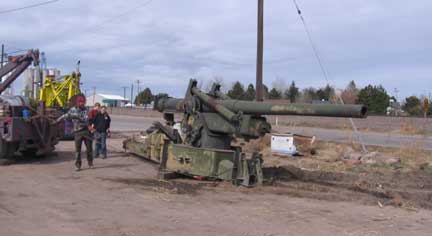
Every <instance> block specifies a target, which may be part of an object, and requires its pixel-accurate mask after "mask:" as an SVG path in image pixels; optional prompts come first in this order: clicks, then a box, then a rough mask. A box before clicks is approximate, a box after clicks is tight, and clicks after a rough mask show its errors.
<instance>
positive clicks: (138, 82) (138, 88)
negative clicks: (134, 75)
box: [135, 79, 141, 95]
mask: <svg viewBox="0 0 432 236" xmlns="http://www.w3.org/2000/svg"><path fill="white" fill-rule="evenodd" d="M135 83H137V95H139V93H140V86H139V85H140V83H141V81H140V80H139V79H137V80H136V81H135Z"/></svg>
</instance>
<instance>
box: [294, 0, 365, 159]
mask: <svg viewBox="0 0 432 236" xmlns="http://www.w3.org/2000/svg"><path fill="white" fill-rule="evenodd" d="M293 3H294V6H295V8H296V10H297V14H298V15H299V17H300V20H301V22H302V23H303V27H304V29H305V32H306V35H307V37H308V39H309V43H310V45H311V48H312V51H313V52H314V55H315V57H316V59H317V61H318V64H319V66H320V68H321V71H322V73H323V76H324V78H325V80H326V81H327V84H330V82H329V74H328V72H327V70H326V69H325V67H324V63H323V61H322V59H321V57H320V54H319V53H318V49H317V47H316V45H315V43H314V41H313V40H312V35H311V33H310V31H309V27H308V25H307V24H306V21H305V19H304V18H303V15H302V11H301V10H300V7H299V5H298V3H297V1H296V0H293ZM336 96H337V97H338V99H339V101H340V103H342V104H345V103H344V101H343V99H342V97H341V96H340V95H339V94H337V95H336ZM349 121H350V123H351V127H352V128H353V130H354V133H355V134H356V136H357V137H358V139H359V141H360V144H361V147H362V150H363V152H364V153H367V152H368V151H367V149H366V146H365V144H364V141H363V135H362V134H361V133H359V131H358V129H357V126H356V125H355V123H354V120H353V119H352V118H349Z"/></svg>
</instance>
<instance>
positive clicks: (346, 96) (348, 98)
mask: <svg viewBox="0 0 432 236" xmlns="http://www.w3.org/2000/svg"><path fill="white" fill-rule="evenodd" d="M358 93H359V90H358V88H357V86H356V84H355V82H354V80H351V82H349V84H348V85H347V87H346V88H345V90H343V91H342V94H341V98H342V100H343V102H344V103H345V104H355V102H356V101H357V96H358Z"/></svg>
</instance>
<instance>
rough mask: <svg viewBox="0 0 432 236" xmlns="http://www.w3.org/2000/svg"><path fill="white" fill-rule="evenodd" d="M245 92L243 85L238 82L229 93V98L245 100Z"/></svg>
mask: <svg viewBox="0 0 432 236" xmlns="http://www.w3.org/2000/svg"><path fill="white" fill-rule="evenodd" d="M244 93H245V90H244V87H243V84H241V83H240V81H237V82H235V83H234V84H233V86H232V88H231V89H230V90H229V91H228V96H229V97H230V98H232V99H239V100H241V99H243V96H244Z"/></svg>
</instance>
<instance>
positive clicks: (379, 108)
mask: <svg viewBox="0 0 432 236" xmlns="http://www.w3.org/2000/svg"><path fill="white" fill-rule="evenodd" d="M389 100H390V96H389V95H388V94H387V91H386V90H385V89H384V88H383V86H381V85H378V86H372V85H368V86H366V87H364V88H363V89H361V90H360V91H359V93H358V99H357V103H359V104H364V105H366V106H367V107H368V111H369V112H370V113H375V114H384V113H386V111H387V107H388V106H389V103H390V101H389Z"/></svg>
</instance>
